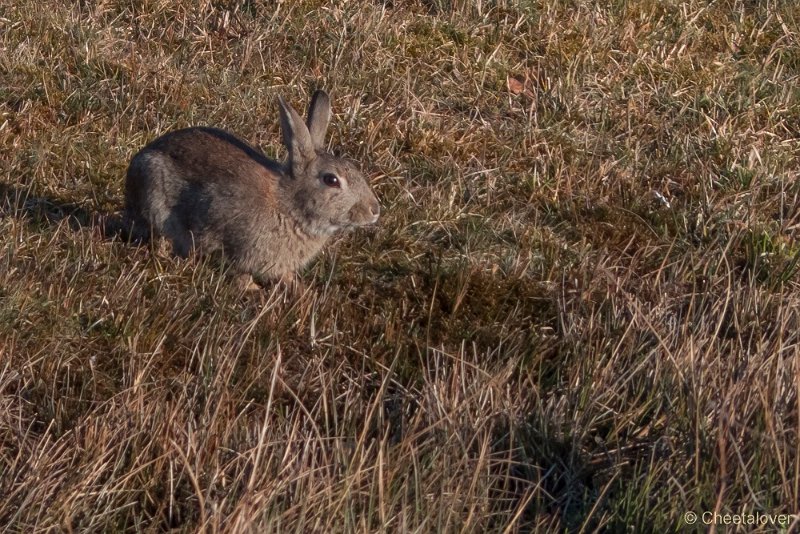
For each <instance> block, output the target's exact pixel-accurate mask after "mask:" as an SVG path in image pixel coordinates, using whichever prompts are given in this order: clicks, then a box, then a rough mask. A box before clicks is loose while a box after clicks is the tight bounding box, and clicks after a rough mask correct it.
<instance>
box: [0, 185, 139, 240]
mask: <svg viewBox="0 0 800 534" xmlns="http://www.w3.org/2000/svg"><path fill="white" fill-rule="evenodd" d="M0 217H14V218H16V219H21V220H27V221H28V222H29V223H30V224H32V225H34V226H37V227H39V228H45V227H49V226H57V225H59V224H61V223H62V222H63V221H65V220H66V221H67V224H68V225H69V227H70V229H72V230H74V231H78V230H81V229H83V228H88V229H91V230H93V231H94V232H95V233H96V234H97V235H99V236H101V237H102V238H104V239H109V240H111V239H115V238H117V239H122V240H123V241H131V239H130V236H129V235H128V233H129V232H126V230H125V227H124V224H123V219H122V216H121V215H120V214H118V213H106V212H102V211H96V210H91V209H86V208H85V207H83V206H80V205H79V204H76V203H74V202H69V201H66V200H63V199H60V198H58V197H55V196H49V195H37V194H35V193H34V192H33V191H32V190H31V188H29V187H19V186H16V185H12V184H8V183H4V182H0Z"/></svg>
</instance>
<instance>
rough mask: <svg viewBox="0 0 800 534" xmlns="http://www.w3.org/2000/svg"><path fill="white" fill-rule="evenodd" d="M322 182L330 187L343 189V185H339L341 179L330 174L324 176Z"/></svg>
mask: <svg viewBox="0 0 800 534" xmlns="http://www.w3.org/2000/svg"><path fill="white" fill-rule="evenodd" d="M322 181H323V182H324V183H325V185H327V186H328V187H342V184H341V183H339V177H338V176H336V175H335V174H332V173H329V172H326V173H325V174H323V175H322Z"/></svg>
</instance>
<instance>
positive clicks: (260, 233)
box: [124, 90, 381, 289]
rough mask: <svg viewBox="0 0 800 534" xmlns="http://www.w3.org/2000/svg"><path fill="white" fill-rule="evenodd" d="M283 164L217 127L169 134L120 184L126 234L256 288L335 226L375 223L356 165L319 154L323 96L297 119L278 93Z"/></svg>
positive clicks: (371, 197) (326, 104) (290, 273)
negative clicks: (217, 259)
mask: <svg viewBox="0 0 800 534" xmlns="http://www.w3.org/2000/svg"><path fill="white" fill-rule="evenodd" d="M278 103H279V105H280V124H281V130H282V133H283V143H284V144H285V145H286V148H287V150H288V160H287V161H286V163H285V164H281V163H279V162H277V161H273V160H271V159H269V158H267V157H266V156H265V155H264V154H263V153H262V152H261V151H259V150H257V149H255V148H253V147H252V146H250V145H249V144H248V143H247V142H245V141H243V140H241V139H239V138H238V137H235V136H233V135H232V134H230V133H227V132H225V131H223V130H219V129H216V128H208V127H192V128H186V129H183V130H177V131H173V132H170V133H167V134H165V135H163V136H161V137H159V138H157V139H156V140H154V141H152V142H151V143H150V144H148V145H147V146H145V147H144V148H143V149H142V150H141V151H140V152H138V153H137V154H136V155H135V156H134V157H133V158H132V159H131V162H130V165H129V167H128V172H127V176H126V180H125V210H124V217H125V218H126V219H127V224H128V225H129V227H131V233H132V235H133V236H134V237H135V238H137V239H140V240H146V239H148V238H149V237H150V235H151V234H156V235H161V236H164V237H166V238H167V239H168V240H169V241H171V243H172V250H173V253H174V254H176V255H177V256H180V257H186V256H188V255H189V253H190V252H191V251H192V250H196V251H198V252H199V253H201V254H210V253H214V254H218V253H221V254H222V256H223V257H224V258H225V259H226V260H227V261H228V262H229V263H230V264H231V266H232V268H233V271H234V273H235V274H236V278H237V283H238V284H239V285H241V286H242V287H243V288H246V289H256V288H257V287H258V286H257V285H256V284H254V283H253V282H254V281H255V282H257V283H258V284H259V285H264V284H265V283H266V282H267V281H269V280H283V281H285V282H288V283H292V282H293V281H294V280H295V276H296V273H297V271H298V270H299V269H301V268H302V267H304V266H305V265H306V264H308V263H309V261H310V260H311V259H312V258H314V256H315V255H316V254H317V253H318V252H319V251H320V249H321V248H322V247H323V245H324V244H325V242H326V241H328V239H329V238H330V237H331V236H332V235H333V234H334V233H336V232H337V231H338V230H340V229H347V228H351V227H358V226H365V225H370V224H374V223H376V222H377V221H378V217H379V216H380V209H381V208H380V204H379V203H378V199H377V197H376V196H375V193H374V192H373V191H372V189H371V188H370V186H369V184H368V183H367V180H366V179H365V177H364V175H363V174H362V173H361V172H360V171H359V169H358V168H357V167H356V165H355V164H354V163H353V162H351V161H349V160H347V159H343V158H339V157H335V156H333V155H332V154H329V153H327V152H326V151H325V132H326V130H327V128H328V123H329V121H330V117H331V107H330V98H329V97H328V95H327V93H325V92H324V91H321V90H319V91H317V92H315V93H314V96H313V97H312V99H311V103H310V104H309V107H308V118H307V121H306V122H305V123H304V122H303V120H302V118H301V117H300V115H298V113H297V112H296V111H295V110H294V109H293V108H292V107H291V106H290V105H289V104H287V103H286V101H285V100H284V99H283V98H282V97H280V96H279V97H278Z"/></svg>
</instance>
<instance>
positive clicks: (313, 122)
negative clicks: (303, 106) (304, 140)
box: [306, 90, 331, 152]
mask: <svg viewBox="0 0 800 534" xmlns="http://www.w3.org/2000/svg"><path fill="white" fill-rule="evenodd" d="M330 120H331V99H330V98H329V97H328V93H326V92H325V91H322V90H318V91H316V92H315V93H314V96H313V97H312V98H311V103H310V104H309V105H308V118H307V119H306V124H307V125H308V131H309V133H310V134H311V141H312V142H313V143H314V148H315V149H316V151H317V152H323V151H324V150H325V132H326V131H327V130H328V123H329V122H330Z"/></svg>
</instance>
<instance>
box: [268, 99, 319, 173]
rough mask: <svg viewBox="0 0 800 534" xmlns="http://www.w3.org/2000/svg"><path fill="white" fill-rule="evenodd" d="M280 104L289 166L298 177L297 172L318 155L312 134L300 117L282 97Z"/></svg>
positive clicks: (279, 100)
mask: <svg viewBox="0 0 800 534" xmlns="http://www.w3.org/2000/svg"><path fill="white" fill-rule="evenodd" d="M278 103H279V104H280V108H281V130H282V131H283V144H284V145H286V148H287V149H288V150H289V166H290V167H291V168H292V174H294V175H295V176H297V172H295V171H298V170H300V169H302V168H304V167H305V166H306V164H307V163H308V162H309V161H311V160H312V159H314V158H315V157H316V155H317V153H316V151H315V150H314V143H313V142H312V141H311V134H310V133H309V132H308V128H307V127H306V124H305V123H304V122H303V119H302V118H300V115H298V113H297V112H296V111H295V110H294V108H292V106H290V105H289V104H287V103H286V101H285V100H284V99H283V98H282V97H280V96H279V97H278Z"/></svg>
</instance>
